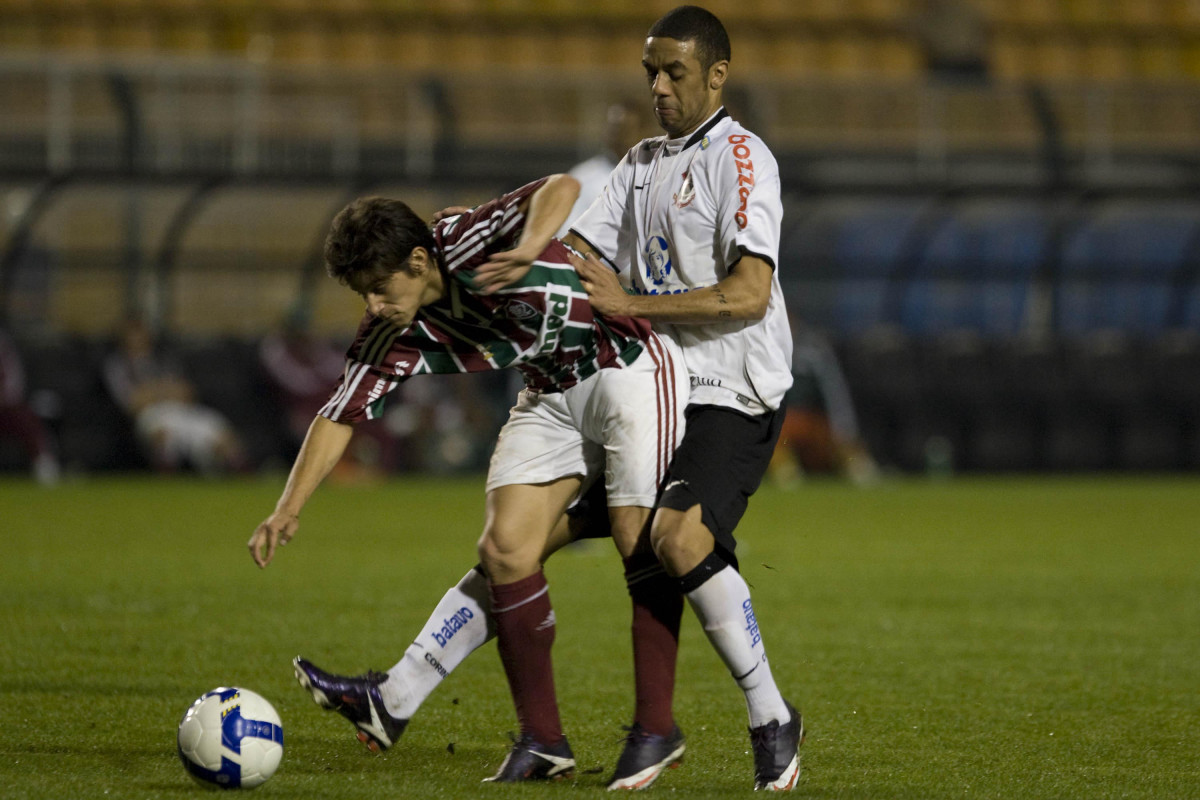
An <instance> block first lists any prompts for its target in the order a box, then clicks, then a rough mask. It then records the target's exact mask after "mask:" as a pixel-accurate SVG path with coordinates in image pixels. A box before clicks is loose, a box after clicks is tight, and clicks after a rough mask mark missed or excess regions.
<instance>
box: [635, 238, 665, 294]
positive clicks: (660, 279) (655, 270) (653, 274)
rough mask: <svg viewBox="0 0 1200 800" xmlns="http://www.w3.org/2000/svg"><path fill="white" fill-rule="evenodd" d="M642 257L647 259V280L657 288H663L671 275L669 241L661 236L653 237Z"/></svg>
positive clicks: (647, 243)
mask: <svg viewBox="0 0 1200 800" xmlns="http://www.w3.org/2000/svg"><path fill="white" fill-rule="evenodd" d="M642 255H643V256H645V258H646V279H647V280H649V281H650V282H651V283H653V284H654V285H655V286H662V285H663V284H664V283H666V280H667V276H668V275H670V274H671V253H670V251H669V250H668V249H667V240H666V239H664V238H663V237H661V236H651V237H650V239H649V240H648V241H647V242H646V250H645V252H644V253H643V254H642Z"/></svg>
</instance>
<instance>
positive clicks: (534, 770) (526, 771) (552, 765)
mask: <svg viewBox="0 0 1200 800" xmlns="http://www.w3.org/2000/svg"><path fill="white" fill-rule="evenodd" d="M574 772H575V754H574V753H572V752H571V746H570V745H569V744H567V740H566V737H563V739H562V741H560V742H559V743H558V744H556V745H554V746H553V747H547V746H546V745H544V744H541V743H539V742H536V741H534V739H533V737H532V736H529V735H528V734H527V735H525V736H522V737H521V738H520V739H518V740H517V741H516V742H514V743H513V746H512V750H510V751H508V756H506V757H505V759H504V763H503V764H501V765H500V769H499V771H498V772H496V774H495V775H493V776H492V777H490V778H484V779H483V780H484V782H485V783H487V782H494V783H520V782H521V781H550V780H554V781H557V780H561V779H563V778H567V777H570V776H571V775H572V774H573V773H574Z"/></svg>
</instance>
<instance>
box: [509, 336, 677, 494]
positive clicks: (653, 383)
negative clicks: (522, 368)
mask: <svg viewBox="0 0 1200 800" xmlns="http://www.w3.org/2000/svg"><path fill="white" fill-rule="evenodd" d="M687 397H688V375H687V368H686V367H685V366H684V364H683V354H682V353H681V352H680V351H679V347H678V345H676V344H675V343H674V342H672V341H671V340H670V339H668V338H667V337H665V336H658V335H657V334H652V338H651V340H650V341H648V342H647V343H646V351H645V352H644V353H642V355H640V356H639V357H638V358H637V360H636V361H634V363H633V364H631V365H630V366H628V367H625V368H623V369H613V368H610V369H602V370H600V371H599V372H598V373H596V374H595V375H592V376H591V377H590V378H588V379H587V380H585V381H582V382H581V383H578V384H576V385H575V386H572V387H571V388H570V389H567V390H566V391H565V392H558V393H554V394H545V393H539V392H531V391H529V390H527V389H526V390H522V392H521V394H520V395H518V397H517V404H516V406H514V407H513V409H512V410H511V411H510V412H509V415H508V422H506V423H505V424H504V428H503V429H501V431H500V438H499V439H497V441H496V450H495V452H493V453H492V462H491V466H490V467H489V468H488V479H487V488H488V491H491V490H492V489H495V488H496V487H498V486H509V485H512V484H540V483H549V482H551V481H555V480H558V479H560V478H566V477H569V476H572V475H579V476H581V477H583V479H584V481H583V488H584V489H586V488H587V487H588V486H589V485H590V484H591V482H592V481H593V480H595V479H596V478H597V477H598V476H599V475H600V474H601V473H602V472H603V475H604V485H605V488H606V489H607V490H608V505H609V506H610V507H620V506H641V507H644V508H652V507H653V506H654V502H655V499H656V497H657V496H658V489H659V487H660V485H661V483H662V480H663V478H665V477H666V474H667V467H668V466H669V465H670V463H671V455H672V454H673V453H674V452H675V447H676V445H678V444H679V440H680V439H681V438H682V437H683V410H684V407H686V406H687Z"/></svg>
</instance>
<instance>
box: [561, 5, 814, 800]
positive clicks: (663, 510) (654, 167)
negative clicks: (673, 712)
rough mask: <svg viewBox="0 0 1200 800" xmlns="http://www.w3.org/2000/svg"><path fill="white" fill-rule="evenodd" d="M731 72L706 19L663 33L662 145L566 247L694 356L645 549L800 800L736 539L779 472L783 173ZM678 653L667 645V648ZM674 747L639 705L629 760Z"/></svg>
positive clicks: (596, 288) (791, 719)
mask: <svg viewBox="0 0 1200 800" xmlns="http://www.w3.org/2000/svg"><path fill="white" fill-rule="evenodd" d="M730 55H731V53H730V45H729V38H728V36H727V35H726V32H725V29H724V27H723V26H722V25H721V23H720V21H719V20H718V19H717V18H716V17H715V16H713V15H712V14H711V13H709V12H708V11H706V10H704V9H702V8H698V7H696V6H681V7H679V8H676V9H675V10H673V11H671V12H669V13H667V14H666V15H665V16H663V17H662V18H661V19H659V20H658V21H657V22H656V23H654V25H653V26H652V27H651V28H650V31H649V32H648V34H647V38H646V42H645V47H644V49H643V59H642V64H643V66H644V68H645V71H646V79H647V81H648V82H649V86H650V91H651V95H652V97H653V100H654V113H655V116H656V118H657V120H658V122H659V125H660V126H661V127H662V129H663V130H664V131H665V133H666V135H665V136H662V137H659V138H655V139H648V140H645V141H643V142H641V143H640V144H638V145H637V146H635V147H634V148H633V149H631V150H630V151H629V152H628V153H627V154H626V155H625V157H624V159H623V160H622V161H621V163H620V164H619V165H618V166H617V168H616V169H615V170H614V171H613V173H612V175H611V177H610V179H609V182H608V185H607V187H606V188H605V190H604V193H603V194H602V196H601V197H600V198H598V199H597V200H596V201H595V202H594V203H593V204H592V206H591V207H590V208H589V209H588V211H587V212H585V213H584V215H583V216H582V217H581V218H580V219H578V220H576V221H575V223H574V224H573V225H572V226H571V234H570V235H568V236H567V237H566V238H565V241H567V242H568V243H569V244H572V245H573V246H574V247H575V248H576V249H577V250H581V251H585V252H587V253H588V259H587V261H586V262H581V263H578V264H577V268H578V269H579V270H580V274H581V275H582V276H583V278H584V286H585V288H587V289H588V291H589V294H590V295H591V300H592V307H593V308H595V309H596V310H597V311H599V312H601V313H604V314H608V313H613V314H629V315H636V316H638V317H643V318H645V319H649V320H650V321H651V322H652V324H653V326H654V329H655V330H656V331H659V332H662V333H664V334H666V335H667V336H669V337H671V338H672V339H674V340H675V341H676V342H678V343H679V344H680V345H681V347H682V349H683V353H684V360H685V362H686V363H687V368H688V374H689V377H690V379H691V396H690V398H689V401H688V402H689V404H688V408H687V412H686V418H687V426H686V430H685V433H684V439H683V442H682V443H681V444H680V446H679V448H678V449H677V450H676V452H675V457H674V459H673V461H672V464H671V470H670V474H669V475H668V478H667V485H666V487H665V489H664V492H663V495H662V496H661V497H660V499H659V502H658V505H657V507H656V509H655V512H654V519H653V523H652V529H651V542H652V544H653V547H654V551H655V553H656V555H657V557H658V559H659V561H660V562H661V563H662V565H663V567H664V568H665V569H666V571H667V572H668V573H669V575H670V576H672V577H673V578H674V579H675V580H676V582H677V586H678V590H677V591H679V592H682V594H683V595H684V596H685V597H686V598H687V600H688V603H689V604H690V605H691V607H692V609H693V611H694V612H695V613H696V615H697V617H698V618H699V619H700V621H701V623H702V624H703V627H704V630H705V632H706V634H707V635H708V638H709V640H710V641H711V643H712V644H713V646H714V648H715V649H716V650H717V652H718V653H719V654H720V655H721V657H722V659H723V660H724V662H725V664H726V665H727V666H728V668H729V670H730V671H731V672H732V674H733V676H734V678H735V680H736V681H737V683H738V685H739V686H740V687H741V688H742V690H743V691H744V693H745V698H746V704H747V708H748V711H749V717H750V738H751V741H752V743H753V749H754V762H755V786H756V788H764V789H791V788H793V787H794V786H795V784H796V779H797V776H798V773H799V753H798V751H799V746H800V743H801V742H802V741H803V736H804V728H803V723H802V721H801V718H800V714H799V713H798V712H797V711H796V709H795V708H793V707H792V706H791V705H790V704H789V703H788V702H787V701H786V700H785V699H784V698H783V696H782V695H781V694H780V692H779V689H778V688H777V687H776V685H775V680H774V677H773V676H772V674H771V668H770V665H769V663H768V661H767V657H766V653H765V651H764V649H763V637H762V632H761V630H760V628H759V626H758V623H757V620H756V617H755V615H754V609H753V605H752V604H751V600H750V591H749V589H748V587H747V585H746V582H745V580H743V578H742V577H741V575H740V574H739V573H738V568H737V559H736V557H735V556H734V548H735V546H736V543H735V541H734V537H733V531H734V528H735V527H736V525H737V523H738V521H739V520H740V519H741V517H742V514H743V513H744V512H745V509H746V505H747V500H748V498H749V497H750V495H751V494H753V493H754V491H755V490H756V489H757V488H758V486H759V483H760V482H761V480H762V477H763V474H764V473H765V471H766V468H767V465H768V463H769V461H770V457H771V453H772V450H773V448H774V445H775V441H776V440H777V438H778V436H779V429H780V426H781V424H782V421H783V416H784V411H783V409H782V408H781V402H782V400H783V396H784V393H785V392H786V391H787V389H788V388H789V386H790V385H791V380H792V379H791V373H790V369H789V367H790V363H791V349H792V341H791V335H790V331H789V328H788V321H787V315H786V311H785V309H784V303H783V293H782V290H781V289H780V285H779V279H778V276H777V274H776V268H777V266H778V252H779V228H780V219H781V217H782V213H783V212H782V202H781V199H780V184H779V171H778V168H777V165H776V162H775V158H774V157H773V156H772V154H771V151H770V150H769V149H768V148H767V146H766V145H765V144H764V143H763V142H762V140H761V139H759V138H758V137H757V136H755V135H754V134H753V133H751V132H750V131H748V130H746V129H745V128H744V127H742V126H741V125H740V124H738V123H737V122H736V121H734V120H733V119H732V118H730V116H729V115H728V113H726V111H725V108H724V106H723V104H722V99H721V97H722V88H723V86H724V84H725V80H726V77H727V76H728V71H729V63H730ZM626 289H628V290H629V293H627V292H626ZM630 572H633V570H627V574H628V573H630ZM630 590H631V594H634V586H633V585H632V582H631V587H630ZM677 598H678V594H677V593H676V594H672V593H671V592H668V591H665V590H660V591H658V592H657V593H655V594H652V595H651V596H649V597H647V596H646V594H645V593H643V594H642V597H641V602H643V603H645V604H648V605H649V608H648V609H647V612H646V613H647V614H648V615H650V616H652V617H653V618H655V619H658V620H669V621H671V622H672V623H673V624H674V625H675V626H676V628H675V630H678V627H677V626H678V613H677V612H676V611H675V610H674V608H673V606H672V604H673V603H674V604H678V603H680V602H681V601H679V600H678V599H677ZM634 600H635V605H636V604H637V603H638V602H639V597H638V596H637V595H635V597H634ZM670 641H671V637H670V636H660V637H659V638H658V642H659V644H660V645H661V646H662V647H664V648H665V647H668V646H669V644H670ZM657 657H658V658H659V659H667V660H670V659H672V658H673V654H671V653H669V652H665V651H664V652H660V653H659V654H658V656H657ZM671 666H672V667H673V661H672V662H671ZM651 669H658V670H663V669H664V667H663V665H661V664H660V665H657V666H655V665H651ZM645 682H649V679H648V678H642V679H639V687H638V688H639V693H640V692H641V690H642V684H643V683H645ZM669 701H670V697H669V696H663V697H660V698H659V702H658V703H657V706H658V707H659V708H660V709H661V708H664V707H665V708H667V709H669V708H670V702H669ZM652 724H653V726H654V727H651V725H652ZM677 739H681V737H680V735H679V734H678V728H676V727H675V726H674V723H673V721H671V720H670V717H669V714H668V715H663V714H661V713H658V714H645V713H644V709H643V708H642V705H641V704H640V703H639V706H638V708H637V716H636V717H635V729H634V732H633V733H631V735H630V738H629V740H628V741H627V744H626V753H625V754H624V755H623V756H622V760H623V761H628V762H629V763H630V764H631V765H633V766H639V765H646V768H647V769H652V768H659V769H661V767H662V764H661V762H655V761H654V756H653V755H652V754H654V753H666V752H669V751H673V750H674V749H675V748H674V746H673V745H672V742H673V741H675V740H677ZM645 754H651V755H645ZM622 772H623V770H622V769H621V767H620V764H619V765H618V775H616V776H614V781H613V783H614V784H615V785H617V786H626V785H629V784H628V782H626V781H624V780H623V778H624V776H623V774H621V773H622Z"/></svg>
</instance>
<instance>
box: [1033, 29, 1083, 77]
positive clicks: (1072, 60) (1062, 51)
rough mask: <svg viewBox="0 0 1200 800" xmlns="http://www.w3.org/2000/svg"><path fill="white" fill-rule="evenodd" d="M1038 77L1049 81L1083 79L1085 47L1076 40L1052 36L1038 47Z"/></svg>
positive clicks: (1042, 41) (1037, 45) (1043, 40)
mask: <svg viewBox="0 0 1200 800" xmlns="http://www.w3.org/2000/svg"><path fill="white" fill-rule="evenodd" d="M1035 48H1036V51H1035V52H1036V73H1035V75H1036V77H1039V78H1047V79H1049V80H1076V79H1078V78H1081V77H1083V75H1084V70H1083V47H1082V44H1081V43H1080V42H1079V41H1078V40H1076V39H1074V38H1069V37H1065V36H1052V37H1047V38H1045V39H1042V40H1041V41H1039V42H1038V43H1037V44H1036V45H1035Z"/></svg>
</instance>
